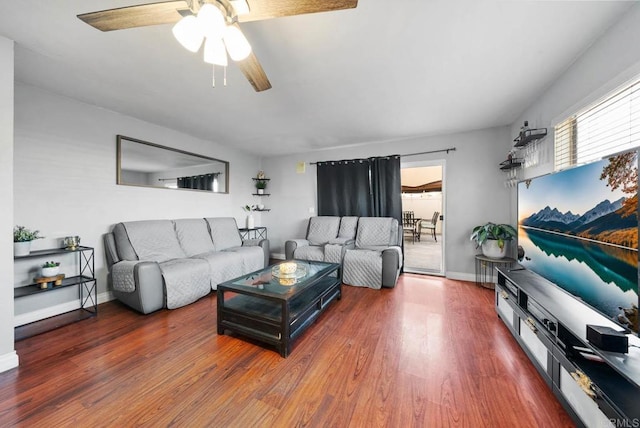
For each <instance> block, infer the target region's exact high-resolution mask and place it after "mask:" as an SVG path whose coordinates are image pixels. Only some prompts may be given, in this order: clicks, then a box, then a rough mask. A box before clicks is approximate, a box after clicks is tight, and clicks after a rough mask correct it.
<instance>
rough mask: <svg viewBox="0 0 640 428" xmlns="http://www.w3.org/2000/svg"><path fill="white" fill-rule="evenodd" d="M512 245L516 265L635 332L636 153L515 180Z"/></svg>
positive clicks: (636, 296) (636, 326) (636, 250)
mask: <svg viewBox="0 0 640 428" xmlns="http://www.w3.org/2000/svg"><path fill="white" fill-rule="evenodd" d="M518 245H519V246H521V247H522V248H521V249H520V251H519V254H518V259H519V262H520V264H521V265H522V266H524V267H526V268H527V269H529V270H531V271H533V272H535V273H537V274H539V275H541V276H542V277H544V278H546V279H548V280H549V281H551V282H552V283H554V284H556V285H558V286H559V287H561V288H563V289H564V290H566V291H567V292H569V293H571V294H572V295H574V296H575V297H576V298H578V299H580V300H582V301H583V302H585V303H587V304H588V305H590V306H591V307H593V308H595V309H596V310H597V311H599V312H601V313H602V314H604V315H605V316H607V317H609V318H610V319H612V320H613V321H615V322H617V323H618V324H620V325H622V326H624V327H626V328H628V329H629V330H631V331H633V332H634V333H636V334H638V333H639V332H640V327H639V325H638V324H639V322H638V305H639V301H638V153H637V152H636V151H633V152H627V153H623V154H620V155H616V156H613V157H610V158H606V159H602V160H600V161H597V162H593V163H590V164H586V165H582V166H578V167H575V168H571V169H567V170H564V171H561V172H558V173H554V174H550V175H545V176H542V177H538V178H535V179H532V180H525V181H522V182H520V183H519V184H518Z"/></svg>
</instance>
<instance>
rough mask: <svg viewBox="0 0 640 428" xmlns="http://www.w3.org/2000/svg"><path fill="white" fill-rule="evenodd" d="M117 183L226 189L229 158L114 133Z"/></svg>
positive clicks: (193, 188)
mask: <svg viewBox="0 0 640 428" xmlns="http://www.w3.org/2000/svg"><path fill="white" fill-rule="evenodd" d="M117 150H118V160H117V162H118V165H117V172H116V174H117V183H118V184H123V185H127V186H143V187H159V188H164V189H180V190H201V191H206V192H214V193H229V162H225V161H222V160H220V159H215V158H210V157H207V156H202V155H196V154H194V153H189V152H185V151H183V150H178V149H172V148H170V147H165V146H161V145H158V144H153V143H149V142H146V141H141V140H137V139H135V138H130V137H125V136H124V135H118V138H117Z"/></svg>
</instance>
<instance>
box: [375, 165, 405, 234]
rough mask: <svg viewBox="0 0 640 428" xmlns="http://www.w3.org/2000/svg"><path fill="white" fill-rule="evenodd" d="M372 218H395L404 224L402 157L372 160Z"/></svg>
mask: <svg viewBox="0 0 640 428" xmlns="http://www.w3.org/2000/svg"><path fill="white" fill-rule="evenodd" d="M370 160H371V196H372V211H371V212H372V214H371V216H372V217H393V218H396V219H398V221H399V222H400V224H402V184H401V179H400V156H388V157H383V158H371V159H370Z"/></svg>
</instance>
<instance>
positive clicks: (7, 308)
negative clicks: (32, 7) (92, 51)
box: [0, 36, 18, 372]
mask: <svg viewBox="0 0 640 428" xmlns="http://www.w3.org/2000/svg"><path fill="white" fill-rule="evenodd" d="M13 46H14V45H13V41H11V40H8V39H5V38H4V37H1V36H0V201H2V202H0V203H1V204H2V209H0V372H2V371H5V370H9V369H10V368H12V367H15V366H17V365H18V356H17V354H16V353H15V351H14V346H13V288H12V284H13V239H12V235H13Z"/></svg>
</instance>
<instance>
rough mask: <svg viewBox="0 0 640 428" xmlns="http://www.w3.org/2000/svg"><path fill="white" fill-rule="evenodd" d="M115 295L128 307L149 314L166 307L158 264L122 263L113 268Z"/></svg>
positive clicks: (112, 276)
mask: <svg viewBox="0 0 640 428" xmlns="http://www.w3.org/2000/svg"><path fill="white" fill-rule="evenodd" d="M109 276H110V278H111V283H112V288H113V294H114V295H115V296H116V298H118V300H120V301H121V302H122V303H124V304H125V305H127V306H130V307H132V308H133V309H135V310H137V311H139V312H142V313H143V314H148V313H150V312H154V311H157V310H158V309H162V308H163V307H164V300H165V293H164V282H163V279H162V271H161V270H160V266H159V265H158V263H156V262H140V261H121V262H118V263H115V264H114V265H113V266H111V273H110V275H109Z"/></svg>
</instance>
